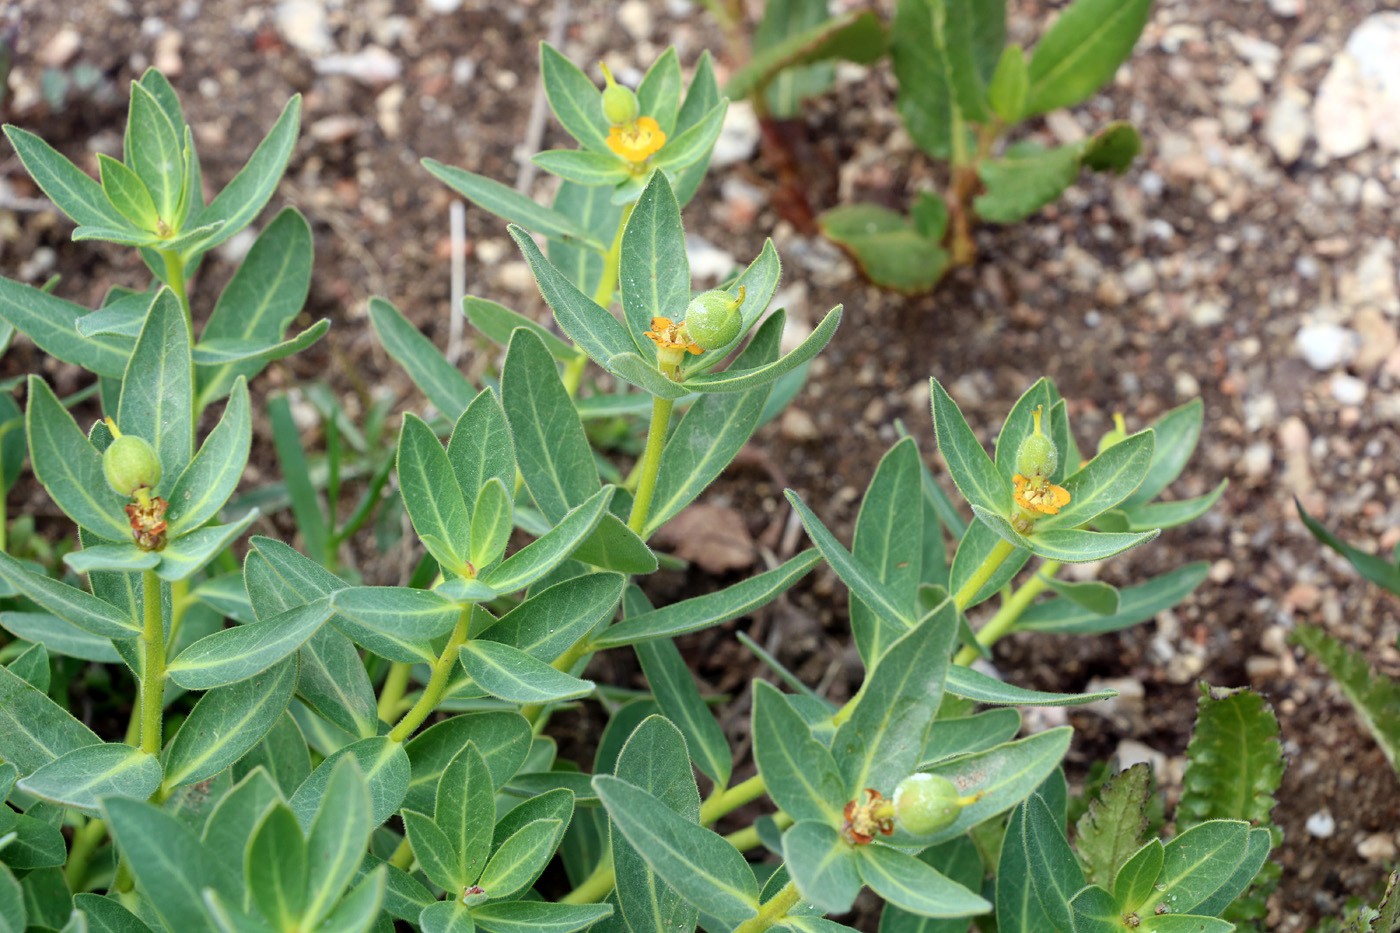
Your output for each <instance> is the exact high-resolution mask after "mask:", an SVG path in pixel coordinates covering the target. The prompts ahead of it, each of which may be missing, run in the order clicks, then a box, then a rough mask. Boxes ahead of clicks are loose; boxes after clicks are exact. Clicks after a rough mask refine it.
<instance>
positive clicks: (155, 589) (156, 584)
mask: <svg viewBox="0 0 1400 933" xmlns="http://www.w3.org/2000/svg"><path fill="white" fill-rule="evenodd" d="M141 601H142V603H143V605H144V607H145V617H146V618H145V622H146V625H145V630H144V631H143V632H142V633H141V647H142V649H143V651H144V659H143V663H142V665H141V750H142V751H143V752H146V753H147V754H150V755H159V754H160V747H161V741H160V738H161V737H160V732H161V713H162V711H163V710H164V707H165V704H164V702H163V698H164V694H165V620H164V618H162V615H161V606H160V577H158V576H156V572H155V571H154V570H143V571H141Z"/></svg>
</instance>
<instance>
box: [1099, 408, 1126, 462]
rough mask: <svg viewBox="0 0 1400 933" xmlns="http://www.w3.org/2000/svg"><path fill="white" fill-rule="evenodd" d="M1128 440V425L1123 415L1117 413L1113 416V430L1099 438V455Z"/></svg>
mask: <svg viewBox="0 0 1400 933" xmlns="http://www.w3.org/2000/svg"><path fill="white" fill-rule="evenodd" d="M1127 439H1128V425H1127V424H1126V423H1124V421H1123V413H1122V412H1117V413H1115V414H1114V416H1113V430H1112V431H1109V432H1108V433H1107V434H1105V435H1104V436H1103V437H1101V438H1099V453H1103V452H1104V451H1105V450H1108V448H1110V447H1112V446H1113V445H1114V444H1117V443H1120V442H1122V441H1125V440H1127Z"/></svg>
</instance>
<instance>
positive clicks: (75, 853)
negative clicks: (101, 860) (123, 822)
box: [63, 819, 107, 894]
mask: <svg viewBox="0 0 1400 933" xmlns="http://www.w3.org/2000/svg"><path fill="white" fill-rule="evenodd" d="M106 838H107V824H106V823H104V822H102V821H101V820H99V819H91V820H88V821H87V822H86V823H84V824H83V826H82V828H81V829H79V830H78V831H77V832H75V833H74V834H73V844H72V846H70V847H69V849H68V864H67V865H66V866H64V868H63V876H64V878H66V879H67V880H68V889H69V890H70V891H72V892H73V893H74V894H78V893H81V892H82V891H83V890H85V889H84V888H83V881H84V880H86V878H87V869H88V863H89V862H90V861H92V853H93V852H95V851H97V847H98V846H99V845H101V843H102V840H103V839H106Z"/></svg>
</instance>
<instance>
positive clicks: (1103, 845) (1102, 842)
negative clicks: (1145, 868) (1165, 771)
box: [1074, 762, 1157, 887]
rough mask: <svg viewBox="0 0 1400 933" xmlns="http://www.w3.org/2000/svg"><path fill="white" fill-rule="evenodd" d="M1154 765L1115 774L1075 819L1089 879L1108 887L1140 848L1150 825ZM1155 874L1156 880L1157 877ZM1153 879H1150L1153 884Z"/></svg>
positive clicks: (1076, 839) (1077, 845) (1078, 846)
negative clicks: (1143, 835) (1149, 810)
mask: <svg viewBox="0 0 1400 933" xmlns="http://www.w3.org/2000/svg"><path fill="white" fill-rule="evenodd" d="M1151 793H1152V768H1151V766H1149V765H1147V764H1145V763H1142V762H1139V763H1138V764H1135V765H1133V766H1132V767H1131V768H1127V769H1124V770H1123V771H1120V772H1118V773H1117V774H1115V775H1114V776H1113V777H1112V779H1110V780H1109V782H1108V783H1107V784H1105V785H1104V786H1103V789H1102V790H1101V791H1100V792H1099V795H1098V797H1096V798H1093V799H1091V800H1090V801H1089V808H1088V809H1087V810H1086V811H1085V812H1084V815H1083V816H1081V817H1080V818H1079V822H1077V823H1075V826H1074V830H1075V835H1074V845H1075V849H1077V850H1078V852H1079V855H1080V858H1082V859H1083V860H1084V865H1085V867H1086V868H1087V869H1088V870H1087V871H1086V872H1085V877H1086V878H1087V880H1089V881H1092V882H1096V883H1098V884H1100V885H1102V886H1104V887H1108V886H1109V884H1110V883H1113V882H1114V880H1115V879H1116V878H1117V876H1118V871H1119V869H1121V868H1122V867H1123V865H1124V864H1126V863H1127V861H1128V859H1129V858H1131V857H1132V856H1133V853H1134V852H1135V851H1137V848H1138V845H1139V843H1140V842H1141V840H1142V834H1143V832H1144V831H1145V830H1146V829H1147V802H1148V797H1149V795H1150V794H1151ZM1156 880H1157V878H1156V876H1155V875H1154V876H1153V878H1152V881H1156ZM1150 884H1151V882H1149V885H1150Z"/></svg>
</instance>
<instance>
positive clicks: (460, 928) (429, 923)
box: [417, 901, 476, 933]
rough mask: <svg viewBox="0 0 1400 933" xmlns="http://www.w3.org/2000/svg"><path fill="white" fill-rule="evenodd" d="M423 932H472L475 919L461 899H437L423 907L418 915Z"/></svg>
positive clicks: (474, 926) (474, 928)
mask: <svg viewBox="0 0 1400 933" xmlns="http://www.w3.org/2000/svg"><path fill="white" fill-rule="evenodd" d="M417 919H418V925H419V927H420V928H421V929H422V930H423V933H474V931H475V930H476V924H475V921H473V920H472V915H471V913H470V912H468V910H467V908H465V907H463V906H462V902H461V901H439V902H437V903H434V904H430V905H428V906H427V907H425V908H423V912H422V913H421V914H419V915H418V918H417Z"/></svg>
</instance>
